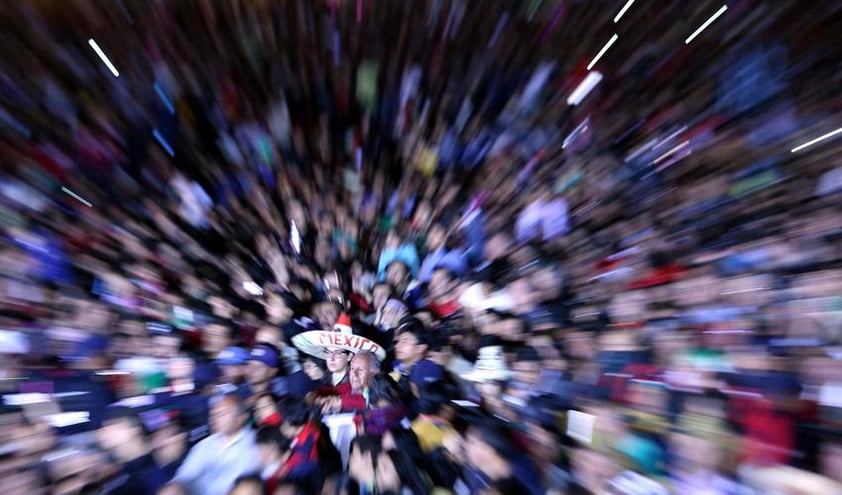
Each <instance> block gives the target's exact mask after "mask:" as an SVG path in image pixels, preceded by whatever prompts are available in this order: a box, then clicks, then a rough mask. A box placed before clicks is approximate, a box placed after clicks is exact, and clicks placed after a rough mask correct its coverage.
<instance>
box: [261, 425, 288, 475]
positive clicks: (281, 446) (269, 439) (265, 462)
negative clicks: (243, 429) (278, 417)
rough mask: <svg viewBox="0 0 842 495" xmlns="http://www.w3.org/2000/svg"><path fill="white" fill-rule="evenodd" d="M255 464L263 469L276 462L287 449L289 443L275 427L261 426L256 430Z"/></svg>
mask: <svg viewBox="0 0 842 495" xmlns="http://www.w3.org/2000/svg"><path fill="white" fill-rule="evenodd" d="M256 441H257V452H258V455H257V459H258V460H257V462H258V466H259V467H260V468H261V469H263V468H265V467H267V466H271V465H272V464H274V463H276V462H278V461H279V460H280V459H281V457H282V456H283V453H284V452H285V451H286V450H287V449H289V444H290V441H289V440H288V439H287V438H285V437H284V436H283V435H281V430H280V429H279V428H278V427H277V426H269V425H266V426H261V427H260V428H258V429H257V434H256Z"/></svg>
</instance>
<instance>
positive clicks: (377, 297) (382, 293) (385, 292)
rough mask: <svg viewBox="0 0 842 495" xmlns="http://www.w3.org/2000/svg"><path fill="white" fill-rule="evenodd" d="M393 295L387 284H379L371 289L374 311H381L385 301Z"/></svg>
mask: <svg viewBox="0 0 842 495" xmlns="http://www.w3.org/2000/svg"><path fill="white" fill-rule="evenodd" d="M394 293H395V290H394V289H393V288H392V286H391V285H389V284H388V283H387V282H381V283H378V284H377V285H375V286H374V289H372V297H373V301H372V302H373V304H374V308H375V309H381V308H383V306H384V305H385V304H386V301H388V300H389V298H390V297H392V295H393V294H394Z"/></svg>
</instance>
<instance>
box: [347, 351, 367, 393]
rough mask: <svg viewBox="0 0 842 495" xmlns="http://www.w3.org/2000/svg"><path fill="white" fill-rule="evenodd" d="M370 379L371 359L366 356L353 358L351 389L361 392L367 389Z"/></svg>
mask: <svg viewBox="0 0 842 495" xmlns="http://www.w3.org/2000/svg"><path fill="white" fill-rule="evenodd" d="M370 378H371V358H369V357H368V356H366V355H360V356H354V357H353V359H351V376H350V378H349V379H350V381H351V388H352V389H353V390H362V389H364V388H366V387H368V381H369V379H370Z"/></svg>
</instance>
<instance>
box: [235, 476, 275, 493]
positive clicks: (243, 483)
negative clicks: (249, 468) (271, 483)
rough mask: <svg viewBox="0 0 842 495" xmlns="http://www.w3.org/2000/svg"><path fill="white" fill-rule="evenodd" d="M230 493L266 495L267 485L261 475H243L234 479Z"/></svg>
mask: <svg viewBox="0 0 842 495" xmlns="http://www.w3.org/2000/svg"><path fill="white" fill-rule="evenodd" d="M228 495H266V486H265V485H264V483H263V480H262V479H260V476H257V475H248V476H241V477H239V478H237V480H236V481H234V486H233V487H231V491H230V492H228Z"/></svg>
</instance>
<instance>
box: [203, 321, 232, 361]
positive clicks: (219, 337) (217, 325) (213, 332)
mask: <svg viewBox="0 0 842 495" xmlns="http://www.w3.org/2000/svg"><path fill="white" fill-rule="evenodd" d="M233 336H234V326H233V325H232V324H231V323H229V322H227V321H222V320H217V321H215V322H213V323H211V324H209V325H207V326H206V327H205V329H204V331H203V332H202V349H203V350H204V351H205V352H207V353H208V354H210V355H211V356H216V355H217V354H219V352H220V351H222V350H223V349H225V348H226V347H228V346H230V345H231V342H232V340H233Z"/></svg>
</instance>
